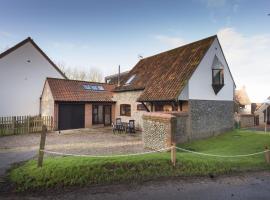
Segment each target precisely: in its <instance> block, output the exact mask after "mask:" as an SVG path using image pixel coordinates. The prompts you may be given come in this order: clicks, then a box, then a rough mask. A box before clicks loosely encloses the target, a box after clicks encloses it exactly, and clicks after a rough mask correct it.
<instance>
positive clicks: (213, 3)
mask: <svg viewBox="0 0 270 200" xmlns="http://www.w3.org/2000/svg"><path fill="white" fill-rule="evenodd" d="M201 1H202V2H203V3H205V4H206V5H207V7H210V8H216V7H222V6H224V5H225V4H226V0H201Z"/></svg>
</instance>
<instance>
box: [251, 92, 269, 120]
mask: <svg viewBox="0 0 270 200" xmlns="http://www.w3.org/2000/svg"><path fill="white" fill-rule="evenodd" d="M267 99H268V100H269V101H270V97H268V98H267ZM266 109H267V112H266ZM266 113H267V117H266ZM254 115H255V122H256V125H265V122H266V118H267V124H270V104H265V103H262V104H260V106H258V107H257V110H255V112H254Z"/></svg>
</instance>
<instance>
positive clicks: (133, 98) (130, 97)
mask: <svg viewBox="0 0 270 200" xmlns="http://www.w3.org/2000/svg"><path fill="white" fill-rule="evenodd" d="M141 93H142V91H126V92H116V93H114V96H113V100H114V101H116V104H115V118H121V120H122V121H124V122H128V121H129V120H135V126H136V128H137V129H142V127H143V120H142V116H143V114H144V113H146V112H147V111H141V110H137V105H138V104H140V103H139V102H137V99H138V97H139V96H140V95H141ZM121 104H130V105H131V116H130V117H129V116H120V105H121Z"/></svg>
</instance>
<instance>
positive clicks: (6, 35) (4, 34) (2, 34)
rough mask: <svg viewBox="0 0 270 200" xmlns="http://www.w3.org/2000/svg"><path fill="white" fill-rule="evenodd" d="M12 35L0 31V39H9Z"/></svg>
mask: <svg viewBox="0 0 270 200" xmlns="http://www.w3.org/2000/svg"><path fill="white" fill-rule="evenodd" d="M11 36H12V35H11V34H10V33H8V32H6V31H0V37H11Z"/></svg>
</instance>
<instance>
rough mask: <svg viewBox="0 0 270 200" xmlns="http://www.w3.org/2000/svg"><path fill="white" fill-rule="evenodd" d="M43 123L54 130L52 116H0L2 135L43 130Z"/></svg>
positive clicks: (0, 131)
mask: <svg viewBox="0 0 270 200" xmlns="http://www.w3.org/2000/svg"><path fill="white" fill-rule="evenodd" d="M42 125H46V126H47V127H48V130H52V125H53V118H52V117H51V116H43V117H40V116H12V117H0V135H14V134H24V133H35V132H41V131H42Z"/></svg>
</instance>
